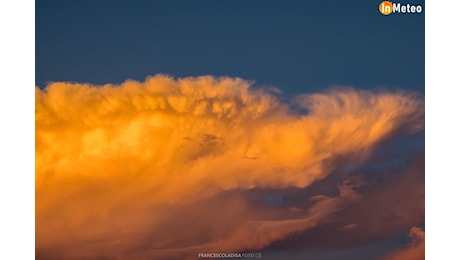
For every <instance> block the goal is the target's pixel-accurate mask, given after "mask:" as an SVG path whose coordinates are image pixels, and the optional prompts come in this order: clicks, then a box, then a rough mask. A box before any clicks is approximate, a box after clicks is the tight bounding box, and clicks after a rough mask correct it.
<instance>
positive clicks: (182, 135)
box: [35, 75, 424, 259]
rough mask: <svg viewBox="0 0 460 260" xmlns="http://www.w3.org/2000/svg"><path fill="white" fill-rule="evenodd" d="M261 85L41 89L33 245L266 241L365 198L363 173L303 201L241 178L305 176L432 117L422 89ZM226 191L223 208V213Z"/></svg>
mask: <svg viewBox="0 0 460 260" xmlns="http://www.w3.org/2000/svg"><path fill="white" fill-rule="evenodd" d="M251 84H252V83H251V82H249V81H246V80H243V79H239V78H229V77H221V78H216V77H211V76H203V77H196V78H183V79H174V78H172V77H169V76H164V75H157V76H154V77H149V78H147V79H146V81H145V82H137V81H126V82H124V83H123V84H121V85H104V86H93V85H90V84H79V83H64V82H58V83H52V84H50V85H48V86H47V88H46V89H44V90H41V89H38V88H36V112H35V117H36V166H35V167H36V234H37V242H36V243H37V252H38V253H37V254H38V255H39V256H40V255H42V256H44V255H46V256H48V257H51V258H60V257H61V258H62V257H63V258H67V259H72V258H74V259H84V258H91V257H94V256H100V257H103V256H112V257H114V256H115V257H122V256H126V255H131V256H138V257H142V256H146V255H150V256H152V255H156V256H161V257H172V258H182V257H189V256H188V255H187V253H189V252H193V256H195V255H196V254H195V253H196V252H200V251H215V250H221V251H240V250H245V249H260V248H264V247H266V246H269V245H270V244H271V243H272V242H274V241H278V240H282V239H285V238H287V237H289V236H291V235H293V234H295V233H297V232H303V231H305V230H307V229H310V228H312V227H314V226H316V225H317V224H318V223H320V222H323V221H326V220H327V219H328V218H329V216H330V215H331V214H333V213H335V212H337V211H338V210H341V209H342V208H343V207H344V206H345V205H348V204H349V203H355V202H357V201H360V200H361V199H362V198H361V195H360V194H359V193H358V192H357V191H356V190H355V189H356V188H357V187H360V186H362V185H364V183H363V182H361V181H359V180H358V181H357V180H353V181H346V182H344V183H342V184H340V185H339V186H338V192H339V194H338V195H337V196H333V197H331V196H326V195H321V194H319V196H315V197H312V198H305V199H306V200H313V205H312V206H310V207H308V208H304V209H301V208H299V209H297V210H295V211H292V210H286V209H285V208H283V207H281V208H279V209H273V208H270V207H263V206H262V207H259V208H254V207H252V206H251V205H249V204H248V200H247V197H246V195H245V193H244V192H245V191H249V190H252V189H256V188H257V189H283V188H306V187H308V186H309V185H311V184H312V183H314V182H315V181H317V180H321V179H324V178H326V177H327V176H328V175H330V174H331V172H333V171H334V170H335V169H337V168H338V167H340V163H338V162H337V160H336V159H337V158H339V157H342V156H348V157H349V158H353V161H354V162H355V163H358V164H359V163H360V162H364V161H365V160H366V158H367V157H368V156H369V155H370V154H371V153H372V151H373V150H374V149H375V147H376V145H378V144H379V143H380V142H382V141H384V140H386V139H387V138H390V137H392V136H397V135H403V134H413V133H416V132H418V131H420V130H421V129H423V126H424V120H423V117H424V103H423V99H422V98H421V97H420V96H418V95H416V94H414V93H409V92H402V91H401V92H388V91H380V92H371V91H362V90H355V89H353V88H335V89H331V90H329V91H326V92H324V93H316V94H304V95H299V96H297V97H295V98H293V99H292V100H291V101H287V102H282V101H280V99H279V98H278V97H277V95H278V94H279V93H274V92H273V91H270V90H263V89H255V88H253V87H251ZM293 107H296V108H301V109H302V110H304V112H305V113H297V112H295V111H296V109H293ZM224 195H225V196H224ZM230 195H233V196H230ZM376 196H377V195H376ZM223 203H224V205H227V211H225V210H224V211H222V212H217V211H216V209H219V210H222V209H221V207H222V204H223ZM193 212H198V213H193ZM199 212H202V213H203V214H200V213H199ZM224 212H226V213H224ZM194 214H195V215H194ZM187 216H192V217H193V216H195V217H197V218H203V219H202V221H201V222H197V223H196V224H195V222H190V223H188V222H187V221H184V220H183V219H184V218H187ZM264 216H271V219H267V217H264ZM294 216H295V217H294ZM184 223H185V224H184ZM187 223H188V225H187ZM222 223H225V224H222ZM174 224H176V226H174ZM178 225H184V226H181V230H176V229H177V228H178ZM194 225H195V226H194ZM166 227H168V228H166ZM355 228H356V224H354V223H349V225H348V226H344V227H342V229H343V230H352V229H355ZM171 230H176V231H175V232H171ZM142 240H145V241H148V245H146V244H145V243H141V242H140V241H142ZM76 244H78V245H79V246H78V247H76V246H75V245H76ZM181 252H182V255H181V254H180V253H181ZM179 255H180V256H179Z"/></svg>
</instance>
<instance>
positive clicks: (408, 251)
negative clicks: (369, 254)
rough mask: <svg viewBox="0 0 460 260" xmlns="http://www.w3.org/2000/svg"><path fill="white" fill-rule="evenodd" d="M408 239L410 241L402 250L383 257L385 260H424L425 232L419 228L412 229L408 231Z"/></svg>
mask: <svg viewBox="0 0 460 260" xmlns="http://www.w3.org/2000/svg"><path fill="white" fill-rule="evenodd" d="M409 237H410V238H411V239H412V240H411V242H410V243H409V244H408V246H407V247H406V248H404V249H400V250H396V251H394V252H392V253H390V254H387V255H385V256H384V257H383V259H385V260H396V259H407V260H421V259H425V231H423V230H422V229H421V228H419V227H412V228H411V229H410V231H409Z"/></svg>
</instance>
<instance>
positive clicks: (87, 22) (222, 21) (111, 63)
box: [36, 0, 424, 93]
mask: <svg viewBox="0 0 460 260" xmlns="http://www.w3.org/2000/svg"><path fill="white" fill-rule="evenodd" d="M378 4H379V1H348V2H346V1H331V0H326V1H265V0H264V1H260V0H254V1H240V0H232V1H229V0H224V1H212V0H200V1H178V0H172V1H165V0H160V1H135V2H130V1H118V0H116V1H87V0H83V1H46V0H40V1H37V2H36V85H38V86H40V87H44V86H45V85H46V83H47V82H50V81H75V82H91V83H94V84H104V83H121V82H123V81H124V80H126V79H127V78H131V79H136V80H144V79H145V77H146V76H147V75H154V74H157V73H164V74H169V75H172V76H175V77H186V76H198V75H217V76H222V75H226V76H233V77H242V78H244V79H248V80H255V81H256V85H274V86H277V87H279V88H281V89H283V90H284V91H285V92H286V93H304V92H312V91H318V90H321V89H323V88H324V87H329V86H331V85H352V86H354V87H357V88H379V87H388V88H403V89H411V90H416V91H418V92H422V93H423V92H424V13H422V14H413V15H397V14H395V15H390V16H383V15H381V14H380V13H379V12H378ZM413 4H421V5H422V6H423V5H424V2H423V1H414V3H413Z"/></svg>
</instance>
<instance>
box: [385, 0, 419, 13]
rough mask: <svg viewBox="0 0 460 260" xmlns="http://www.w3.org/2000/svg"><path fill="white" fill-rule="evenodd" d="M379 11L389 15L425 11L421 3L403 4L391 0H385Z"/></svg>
mask: <svg viewBox="0 0 460 260" xmlns="http://www.w3.org/2000/svg"><path fill="white" fill-rule="evenodd" d="M379 11H380V13H381V14H383V15H389V14H392V13H402V14H419V13H421V12H422V11H423V8H422V6H421V5H411V4H401V3H392V2H390V1H383V2H381V3H380V5H379Z"/></svg>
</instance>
